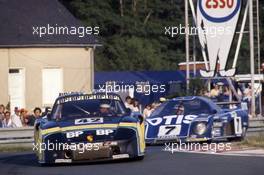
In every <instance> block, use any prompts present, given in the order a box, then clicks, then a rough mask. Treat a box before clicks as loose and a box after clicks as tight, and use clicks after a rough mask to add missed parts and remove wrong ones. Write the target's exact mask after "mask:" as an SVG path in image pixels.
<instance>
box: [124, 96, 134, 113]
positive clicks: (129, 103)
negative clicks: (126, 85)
mask: <svg viewBox="0 0 264 175" xmlns="http://www.w3.org/2000/svg"><path fill="white" fill-rule="evenodd" d="M125 106H126V108H128V109H131V110H133V104H132V98H131V97H130V96H127V97H126V101H125Z"/></svg>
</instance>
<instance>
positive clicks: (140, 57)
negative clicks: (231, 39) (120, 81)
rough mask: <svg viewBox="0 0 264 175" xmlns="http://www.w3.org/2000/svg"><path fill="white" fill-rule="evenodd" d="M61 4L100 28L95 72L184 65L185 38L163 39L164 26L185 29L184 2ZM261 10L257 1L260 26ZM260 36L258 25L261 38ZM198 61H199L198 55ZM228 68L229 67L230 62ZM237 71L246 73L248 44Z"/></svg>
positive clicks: (72, 0)
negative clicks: (180, 63) (180, 26)
mask: <svg viewBox="0 0 264 175" xmlns="http://www.w3.org/2000/svg"><path fill="white" fill-rule="evenodd" d="M61 2H62V3H63V4H64V5H65V6H66V7H67V8H68V9H69V10H70V11H71V12H72V13H73V14H74V16H75V17H77V18H78V19H80V20H82V21H83V22H84V24H85V25H88V26H99V27H100V36H99V39H100V40H101V41H102V44H103V47H100V48H98V49H97V51H96V55H95V57H96V59H95V68H96V70H98V71H101V70H104V71H109V70H115V71H117V70H175V69H177V68H178V67H177V65H178V63H179V62H183V61H185V38H184V35H178V36H176V37H174V38H170V37H169V36H166V35H164V32H165V29H164V28H165V27H166V26H179V25H180V24H182V25H184V0H61ZM120 2H122V3H123V4H122V5H121V4H120ZM263 6H264V2H263V1H260V7H261V8H260V14H261V17H260V19H261V24H263V23H264V18H263V17H262V16H263V14H264V8H263ZM262 33H263V27H262V25H261V36H263V35H262ZM247 37H248V36H247V35H245V36H244V38H247ZM261 39H262V40H261V41H262V47H261V53H264V47H263V42H264V41H263V37H261ZM191 43H192V42H191ZM233 52H234V49H233ZM233 52H232V53H231V55H233V54H234V53H233ZM198 53H200V52H199V51H198ZM197 59H198V60H202V56H201V54H198V58H197ZM228 65H229V66H230V65H232V60H230V61H229V63H228ZM237 67H238V72H239V73H248V72H249V45H248V41H243V43H242V46H241V52H240V54H239V59H238V64H237Z"/></svg>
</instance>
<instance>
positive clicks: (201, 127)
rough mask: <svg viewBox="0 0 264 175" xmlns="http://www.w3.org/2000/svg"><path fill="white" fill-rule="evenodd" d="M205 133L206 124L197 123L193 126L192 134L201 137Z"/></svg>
mask: <svg viewBox="0 0 264 175" xmlns="http://www.w3.org/2000/svg"><path fill="white" fill-rule="evenodd" d="M205 131H206V124H205V123H197V124H196V125H195V126H194V133H195V134H198V135H203V134H204V133H205Z"/></svg>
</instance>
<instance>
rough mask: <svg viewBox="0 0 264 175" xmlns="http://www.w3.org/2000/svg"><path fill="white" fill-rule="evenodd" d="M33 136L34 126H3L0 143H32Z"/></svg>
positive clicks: (0, 132) (0, 130) (0, 131)
mask: <svg viewBox="0 0 264 175" xmlns="http://www.w3.org/2000/svg"><path fill="white" fill-rule="evenodd" d="M33 136H34V129H33V127H23V128H2V129H0V145H1V144H20V143H32V142H33Z"/></svg>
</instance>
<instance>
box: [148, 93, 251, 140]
mask: <svg viewBox="0 0 264 175" xmlns="http://www.w3.org/2000/svg"><path fill="white" fill-rule="evenodd" d="M247 128H248V112H247V110H243V109H241V108H237V109H233V110H230V109H221V108H220V107H219V106H218V105H216V104H215V103H214V102H213V101H211V100H210V99H207V98H205V97H198V96H194V97H178V98H175V99H171V100H168V101H166V102H164V103H162V104H161V105H160V106H159V107H158V108H157V109H156V110H155V111H154V112H153V113H152V114H151V116H150V117H148V118H147V119H146V132H145V139H146V143H149V144H154V143H160V142H170V141H182V142H199V141H216V140H222V139H225V140H240V139H243V138H244V137H245V135H246V131H247Z"/></svg>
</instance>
